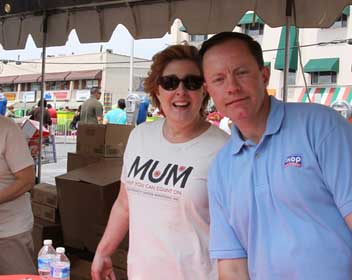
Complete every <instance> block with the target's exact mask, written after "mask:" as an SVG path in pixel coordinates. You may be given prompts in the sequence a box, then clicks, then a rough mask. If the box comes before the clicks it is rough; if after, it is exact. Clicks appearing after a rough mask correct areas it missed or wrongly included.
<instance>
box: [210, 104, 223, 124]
mask: <svg viewBox="0 0 352 280" xmlns="http://www.w3.org/2000/svg"><path fill="white" fill-rule="evenodd" d="M222 118H223V115H222V114H221V113H219V112H218V111H217V110H216V107H215V106H212V107H211V109H210V112H209V114H208V115H207V121H208V122H210V123H211V124H213V125H215V126H217V127H219V125H220V121H221V119H222Z"/></svg>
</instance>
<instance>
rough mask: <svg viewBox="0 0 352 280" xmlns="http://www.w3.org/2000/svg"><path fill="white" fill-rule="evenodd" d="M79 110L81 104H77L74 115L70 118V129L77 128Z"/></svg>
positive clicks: (79, 116)
mask: <svg viewBox="0 0 352 280" xmlns="http://www.w3.org/2000/svg"><path fill="white" fill-rule="evenodd" d="M81 110H82V105H79V106H78V109H77V111H76V112H75V115H74V117H73V119H72V122H71V123H70V128H71V129H72V130H77V129H78V123H79V120H80V118H81Z"/></svg>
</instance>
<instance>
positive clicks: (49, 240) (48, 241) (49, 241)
mask: <svg viewBox="0 0 352 280" xmlns="http://www.w3.org/2000/svg"><path fill="white" fill-rule="evenodd" d="M43 244H44V245H52V244H53V241H52V240H51V239H45V240H44V242H43Z"/></svg>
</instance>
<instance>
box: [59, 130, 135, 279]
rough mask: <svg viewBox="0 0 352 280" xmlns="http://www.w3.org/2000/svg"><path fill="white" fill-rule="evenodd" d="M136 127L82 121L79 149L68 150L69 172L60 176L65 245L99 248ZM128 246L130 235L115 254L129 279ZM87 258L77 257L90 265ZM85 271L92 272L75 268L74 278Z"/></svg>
mask: <svg viewBox="0 0 352 280" xmlns="http://www.w3.org/2000/svg"><path fill="white" fill-rule="evenodd" d="M132 129H133V127H132V126H126V125H88V124H81V125H79V128H78V133H77V149H76V153H69V154H68V161H67V171H68V172H67V173H66V174H64V175H61V176H58V177H56V187H57V193H58V200H59V209H60V216H61V223H62V230H63V237H64V244H65V246H68V247H71V248H76V249H83V250H88V251H90V252H92V253H94V252H95V250H96V247H97V245H98V243H99V241H100V239H101V237H102V235H103V233H104V230H105V227H106V224H107V221H108V218H109V214H110V210H111V207H112V205H113V203H114V201H115V200H116V198H117V195H118V193H119V188H120V177H121V171H122V160H123V153H124V150H125V147H126V144H127V140H128V136H129V134H130V132H131V130H132ZM127 250H128V238H126V240H124V242H122V244H121V246H120V247H119V249H118V251H117V253H115V254H114V256H113V265H114V266H115V267H116V271H117V272H118V275H119V276H118V279H120V280H122V279H127V275H126V257H127ZM122 252H123V253H122ZM84 262H85V261H83V260H77V261H76V263H77V266H80V267H90V266H89V265H87V264H85V263H84ZM85 273H86V274H87V275H89V271H82V269H80V270H78V272H77V271H72V273H71V279H74V278H75V277H76V276H75V275H76V274H77V275H78V274H85ZM80 277H82V279H83V276H82V275H81V276H80Z"/></svg>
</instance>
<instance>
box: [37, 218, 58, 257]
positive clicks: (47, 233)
mask: <svg viewBox="0 0 352 280" xmlns="http://www.w3.org/2000/svg"><path fill="white" fill-rule="evenodd" d="M32 237H33V243H34V254H35V256H37V255H38V252H39V250H40V248H42V246H43V241H44V240H45V239H51V240H52V241H53V245H54V246H55V247H59V246H63V238H62V231H61V225H60V224H55V223H50V222H48V221H45V220H42V219H39V218H34V225H33V231H32Z"/></svg>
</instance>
